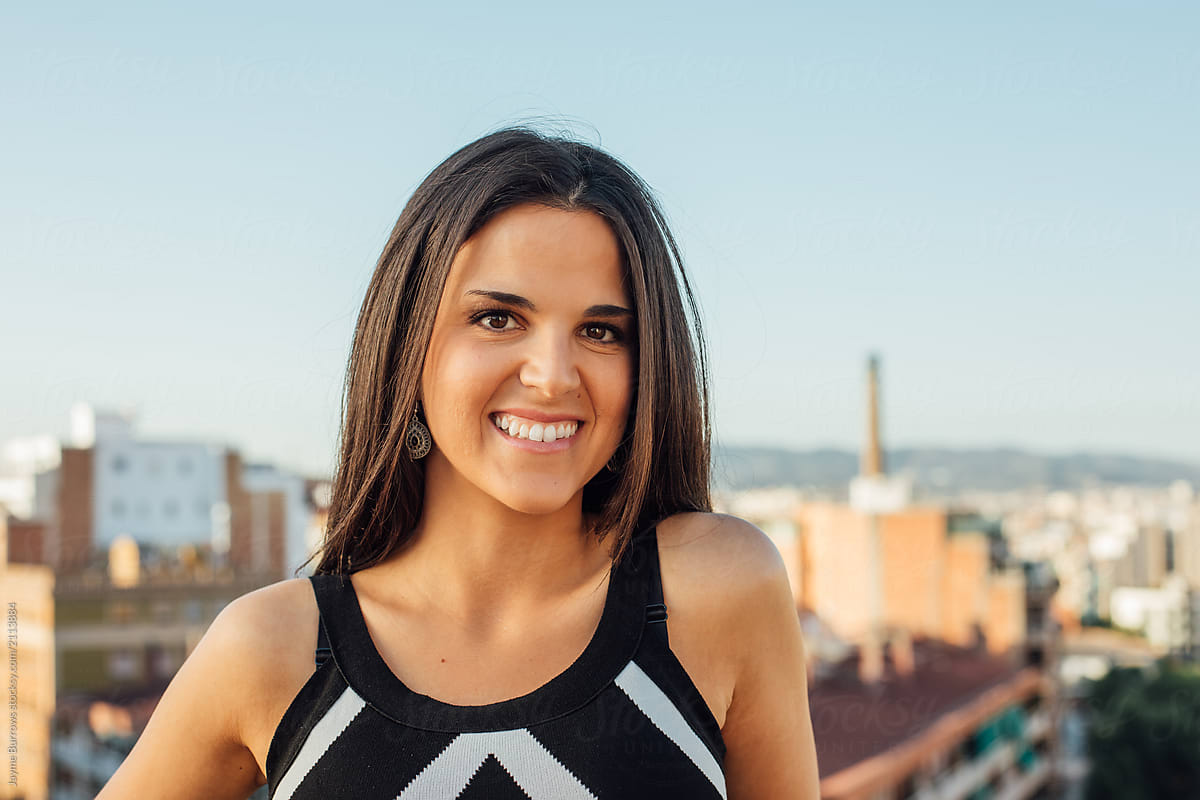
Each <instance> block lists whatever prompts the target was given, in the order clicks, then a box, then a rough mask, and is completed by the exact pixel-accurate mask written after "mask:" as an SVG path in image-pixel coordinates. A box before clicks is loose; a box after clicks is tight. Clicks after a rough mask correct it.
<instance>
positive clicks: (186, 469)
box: [179, 458, 192, 475]
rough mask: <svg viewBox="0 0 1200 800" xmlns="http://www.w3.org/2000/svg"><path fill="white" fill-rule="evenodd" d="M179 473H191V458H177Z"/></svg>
mask: <svg viewBox="0 0 1200 800" xmlns="http://www.w3.org/2000/svg"><path fill="white" fill-rule="evenodd" d="M179 474H180V475H191V474H192V460H191V459H190V458H181V459H179Z"/></svg>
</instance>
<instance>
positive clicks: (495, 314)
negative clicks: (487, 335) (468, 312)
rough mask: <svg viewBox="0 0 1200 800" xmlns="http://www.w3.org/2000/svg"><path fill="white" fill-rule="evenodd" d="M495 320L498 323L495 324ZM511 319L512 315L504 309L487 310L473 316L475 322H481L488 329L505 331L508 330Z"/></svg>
mask: <svg viewBox="0 0 1200 800" xmlns="http://www.w3.org/2000/svg"><path fill="white" fill-rule="evenodd" d="M496 320H499V321H500V324H499V325H497V324H496ZM511 320H512V315H511V314H509V313H507V312H505V311H489V312H487V313H485V314H479V315H478V316H476V317H475V318H474V322H475V323H476V324H482V325H483V326H484V327H485V328H487V329H488V330H490V331H505V330H508V323H509V322H510V321H511Z"/></svg>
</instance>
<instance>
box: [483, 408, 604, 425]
mask: <svg viewBox="0 0 1200 800" xmlns="http://www.w3.org/2000/svg"><path fill="white" fill-rule="evenodd" d="M501 414H508V415H509V416H510V417H520V418H521V419H528V420H532V421H533V422H580V423H582V422H583V420H581V419H580V418H579V417H572V416H570V415H566V416H563V415H561V414H560V415H559V416H557V417H556V416H554V415H553V414H543V413H542V412H540V411H533V410H532V409H528V408H498V409H496V410H495V411H493V412H492V413H491V414H490V415H489V416H492V417H497V416H499V415H501Z"/></svg>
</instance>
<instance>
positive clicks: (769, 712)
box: [718, 515, 820, 800]
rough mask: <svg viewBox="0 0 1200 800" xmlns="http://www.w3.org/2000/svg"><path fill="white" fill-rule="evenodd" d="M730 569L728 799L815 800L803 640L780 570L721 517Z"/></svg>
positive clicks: (747, 534)
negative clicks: (732, 664) (732, 668)
mask: <svg viewBox="0 0 1200 800" xmlns="http://www.w3.org/2000/svg"><path fill="white" fill-rule="evenodd" d="M718 518H719V519H720V520H721V531H720V533H721V536H720V538H721V539H723V540H724V543H723V545H722V547H721V549H722V550H724V549H726V548H729V550H728V555H727V557H728V558H729V561H730V563H736V565H737V566H736V567H735V568H734V569H733V570H732V575H733V577H734V580H733V581H731V584H732V585H731V586H730V601H731V602H730V604H729V606H728V610H729V612H730V616H729V617H728V618H727V620H728V624H729V626H730V627H729V629H728V631H729V632H728V634H727V637H726V640H727V641H728V642H729V646H730V648H731V652H733V653H736V654H737V656H736V659H737V665H736V674H737V678H736V680H735V682H734V688H733V698H732V700H731V702H730V705H729V710H728V712H727V713H726V717H725V725H724V727H722V729H721V735H722V737H723V738H724V740H725V746H726V755H725V775H726V786H727V788H728V792H729V798H730V800H758V799H759V798H762V800H778V799H779V798H789V800H793V799H794V800H818V798H819V796H820V792H819V789H818V786H819V776H818V773H817V753H816V748H815V745H814V743H813V731H812V720H811V718H810V716H809V710H808V681H807V677H806V674H805V669H806V668H805V656H804V640H803V638H802V636H801V632H800V620H799V618H798V616H797V614H796V604H795V600H794V598H793V595H792V590H791V588H790V585H789V583H788V577H787V569H786V568H785V566H784V563H783V559H782V558H781V557H780V555H779V551H778V550H777V549H776V548H775V545H774V544H773V543H772V542H771V540H770V539H769V538H768V537H767V535H766V534H764V533H763V532H762V531H760V530H759V529H758V528H756V527H755V526H753V525H751V524H750V523H748V522H746V521H745V520H741V519H738V518H737V517H730V516H725V515H721V516H719V517H718Z"/></svg>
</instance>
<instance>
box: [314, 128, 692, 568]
mask: <svg viewBox="0 0 1200 800" xmlns="http://www.w3.org/2000/svg"><path fill="white" fill-rule="evenodd" d="M523 203H537V204H541V205H546V206H551V207H553V208H561V209H565V210H587V211H592V212H595V213H596V214H599V215H600V216H601V217H603V218H604V219H606V220H607V221H608V223H609V225H610V226H611V227H612V230H613V233H614V234H615V235H616V237H617V241H618V243H619V244H620V246H621V251H622V256H623V262H624V263H623V268H624V270H625V279H626V280H627V281H628V286H629V288H630V292H631V294H632V296H633V302H634V313H635V316H636V324H637V335H638V342H637V367H636V371H637V378H636V384H635V386H634V398H633V402H632V403H631V409H630V418H629V421H628V423H627V425H626V430H625V435H624V437H623V439H622V441H621V444H620V445H619V446H618V448H617V452H616V454H615V463H616V464H617V465H618V466H617V468H616V470H615V471H613V472H610V471H608V470H601V471H600V472H599V473H598V474H597V475H596V476H595V477H593V478H592V479H591V480H590V481H589V482H588V483H587V485H586V486H585V487H584V493H583V508H584V511H585V512H588V513H592V514H594V515H595V520H594V524H593V526H592V533H593V534H595V535H597V536H599V537H600V539H601V541H603V540H604V538H605V537H607V536H609V535H612V536H614V537H615V541H614V544H613V547H612V550H613V554H614V558H615V559H619V558H620V556H621V554H622V553H624V551H625V547H626V545H627V544H628V541H629V539H630V537H631V536H632V535H633V534H634V532H636V531H637V530H639V529H640V528H641V527H642V526H644V525H647V524H649V523H651V522H656V521H658V520H661V519H663V518H665V517H667V516H670V515H671V514H673V513H676V512H679V511H711V510H712V502H711V498H710V496H709V459H710V448H711V437H712V429H711V422H710V418H709V399H708V364H707V356H706V354H705V348H704V333H703V328H702V325H701V322H700V316H699V311H698V309H697V307H696V301H695V298H694V297H693V296H692V290H691V286H690V285H689V283H688V280H687V276H686V275H685V273H684V270H683V262H682V260H681V258H680V255H679V248H678V247H677V245H676V244H675V239H674V237H673V236H672V235H671V232H670V230H669V229H668V227H667V223H666V219H665V217H664V215H663V213H662V211H661V209H660V208H659V206H658V203H657V201H656V200H655V199H654V197H653V195H652V193H651V190H650V188H649V187H648V186H647V185H646V184H645V183H644V182H643V181H642V180H641V179H640V178H639V177H638V176H637V175H635V174H634V173H633V172H632V171H631V170H630V169H628V168H627V167H626V166H625V165H624V164H622V163H621V162H620V161H618V160H617V159H615V158H613V157H612V156H610V155H608V154H607V153H605V152H603V151H601V150H599V149H598V148H596V147H593V146H591V145H588V144H585V143H582V142H578V141H573V140H570V139H567V138H563V137H559V136H549V135H545V134H542V133H540V132H538V131H535V130H532V129H530V128H527V127H515V128H505V129H502V130H499V131H496V132H495V133H491V134H488V135H487V136H484V137H483V138H481V139H478V140H476V141H474V142H472V143H471V144H468V145H466V146H465V147H463V148H461V149H460V150H458V151H457V152H455V153H454V154H453V155H451V156H450V157H449V158H447V159H446V160H445V161H443V162H442V163H441V164H440V165H438V167H437V168H436V169H434V170H433V171H432V172H431V173H429V175H428V176H427V177H426V178H425V180H424V181H422V182H421V185H420V186H418V187H417V190H416V191H415V192H414V193H413V196H412V198H411V199H410V200H409V201H408V203H407V204H406V205H405V207H404V210H403V211H402V212H401V214H400V219H399V220H397V222H396V225H395V227H394V228H393V229H392V233H391V236H390V237H389V238H388V242H387V246H385V247H384V249H383V254H382V255H381V256H380V257H379V262H378V263H377V264H376V266H375V272H374V274H373V275H372V277H371V283H370V285H369V286H368V287H367V294H366V298H365V299H364V300H363V304H362V309H361V311H360V312H359V315H358V324H357V325H356V327H355V330H354V339H353V343H352V345H351V348H350V360H349V363H348V365H347V368H346V386H345V394H344V395H343V398H342V426H341V431H340V453H339V458H338V463H337V469H336V474H335V476H334V481H333V495H332V498H331V501H330V507H329V517H328V522H327V526H326V530H325V541H324V543H323V545H322V547H321V548H320V550H318V551H317V552H316V553H314V554H313V555H312V556H310V557H309V558H308V559H307V560H306V561H305V562H304V563H305V564H307V563H309V562H310V561H312V560H313V559H314V558H317V557H318V556H320V561H319V562H318V565H317V567H316V568H315V573H317V574H321V573H342V574H345V573H351V572H355V571H358V570H360V569H364V568H366V567H368V566H370V565H372V564H375V563H377V562H379V561H382V560H383V559H384V558H386V557H387V556H388V554H389V553H391V552H392V551H393V550H394V549H395V548H397V547H399V546H400V545H402V544H404V543H405V542H406V541H408V539H409V538H410V537H411V536H412V531H413V528H414V526H415V525H416V523H417V521H418V520H419V519H420V516H421V506H422V501H423V491H424V478H425V472H424V467H423V465H422V463H421V462H419V461H414V460H413V459H412V458H411V457H410V456H409V454H408V452H407V450H406V449H405V432H406V430H407V428H408V425H409V421H410V420H411V419H412V417H413V411H414V408H415V405H416V400H417V396H418V391H419V388H420V377H421V370H422V367H423V365H424V360H425V353H426V350H427V349H428V346H429V340H430V336H431V333H432V330H433V321H434V316H435V314H436V311H437V308H438V304H439V302H440V299H441V295H442V290H443V288H444V286H445V282H446V276H447V275H448V274H449V271H450V265H451V262H452V261H453V259H454V256H455V254H456V253H457V252H458V249H459V247H461V246H462V244H463V243H464V242H465V241H466V240H467V239H469V238H470V237H471V236H472V235H473V234H474V233H475V232H476V231H478V230H479V229H480V228H481V227H483V225H484V224H485V223H487V222H488V220H490V219H491V218H492V217H494V216H495V215H496V214H498V213H499V212H501V211H503V210H504V209H506V208H510V207H512V206H516V205H520V204H523ZM685 299H686V302H687V310H688V312H689V313H690V315H691V319H690V322H689V319H688V316H687V315H686V314H685V311H684V300H685ZM693 334H694V341H693ZM303 566H304V564H302V565H301V566H300V567H299V568H297V570H296V572H297V574H299V573H300V571H301V569H302V568H303Z"/></svg>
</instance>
